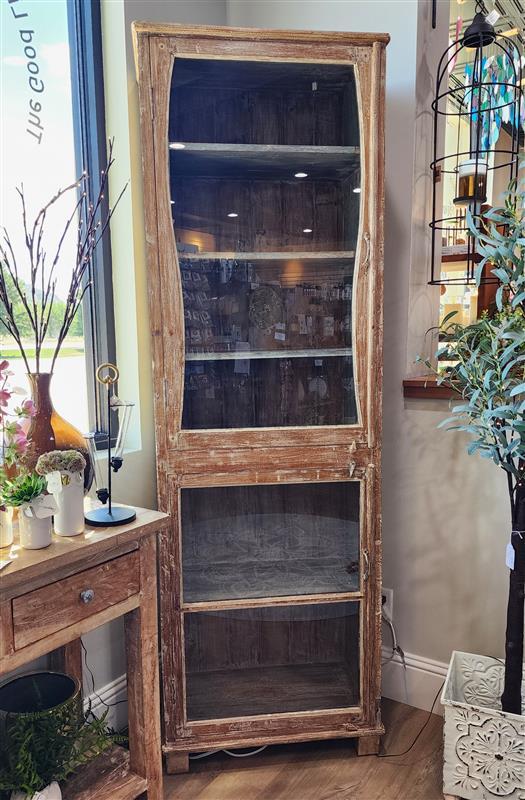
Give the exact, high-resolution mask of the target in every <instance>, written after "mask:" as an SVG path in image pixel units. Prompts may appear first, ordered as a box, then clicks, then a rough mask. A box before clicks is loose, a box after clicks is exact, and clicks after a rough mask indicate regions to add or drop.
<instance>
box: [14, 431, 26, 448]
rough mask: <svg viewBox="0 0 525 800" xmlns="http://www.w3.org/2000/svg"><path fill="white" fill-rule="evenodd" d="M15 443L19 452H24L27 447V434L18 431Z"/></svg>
mask: <svg viewBox="0 0 525 800" xmlns="http://www.w3.org/2000/svg"><path fill="white" fill-rule="evenodd" d="M13 444H14V445H15V447H16V449H17V450H18V452H19V453H23V452H24V450H25V449H26V447H27V436H26V435H25V434H24V433H17V434H16V436H15V437H14V440H13Z"/></svg>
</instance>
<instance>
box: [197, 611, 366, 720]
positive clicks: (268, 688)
mask: <svg viewBox="0 0 525 800" xmlns="http://www.w3.org/2000/svg"><path fill="white" fill-rule="evenodd" d="M184 640H185V648H186V713H187V718H188V719H189V720H200V719H220V718H224V717H241V716H247V715H256V714H272V713H285V712H289V711H320V710H323V709H330V708H347V707H349V706H355V705H358V704H359V603H357V602H355V603H324V604H322V605H304V606H284V607H283V606H281V607H274V608H244V609H236V610H232V611H214V612H210V613H191V614H186V615H185V624H184Z"/></svg>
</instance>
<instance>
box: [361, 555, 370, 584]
mask: <svg viewBox="0 0 525 800" xmlns="http://www.w3.org/2000/svg"><path fill="white" fill-rule="evenodd" d="M363 561H364V562H365V567H364V569H363V581H367V580H368V578H369V577H370V558H369V555H368V550H367V549H366V548H365V549H364V550H363Z"/></svg>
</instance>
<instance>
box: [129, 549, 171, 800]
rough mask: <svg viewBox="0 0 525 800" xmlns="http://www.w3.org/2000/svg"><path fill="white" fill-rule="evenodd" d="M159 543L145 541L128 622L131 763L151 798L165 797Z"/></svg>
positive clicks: (156, 799)
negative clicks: (138, 599) (137, 595)
mask: <svg viewBox="0 0 525 800" xmlns="http://www.w3.org/2000/svg"><path fill="white" fill-rule="evenodd" d="M156 545H157V542H156V537H155V535H151V536H148V537H144V538H143V539H142V540H141V544H140V587H141V589H140V594H141V602H140V606H139V608H136V609H134V610H133V611H130V612H129V613H128V614H126V616H125V622H124V625H125V633H126V655H127V675H128V723H129V751H130V766H131V769H132V771H133V772H136V773H137V774H138V775H143V776H144V777H146V778H147V780H148V800H162V749H161V737H160V690H159V657H158V633H157V549H156Z"/></svg>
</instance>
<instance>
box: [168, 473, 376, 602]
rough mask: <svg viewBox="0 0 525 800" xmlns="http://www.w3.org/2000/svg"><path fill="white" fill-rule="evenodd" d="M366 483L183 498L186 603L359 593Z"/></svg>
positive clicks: (231, 490)
mask: <svg viewBox="0 0 525 800" xmlns="http://www.w3.org/2000/svg"><path fill="white" fill-rule="evenodd" d="M360 496H361V484H360V482H359V481H333V482H332V481H326V482H321V483H286V484H284V483H282V484H266V485H256V486H215V487H204V488H195V489H194V488H187V489H182V490H181V522H182V562H183V601H184V603H196V602H197V603H198V602H210V601H212V602H213V601H216V600H231V599H235V600H238V599H241V600H242V599H247V598H254V597H260V598H271V597H283V596H293V595H316V594H327V593H349V592H357V591H359V584H360V575H359V548H360V540H359V536H360V535H359V527H360Z"/></svg>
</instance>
